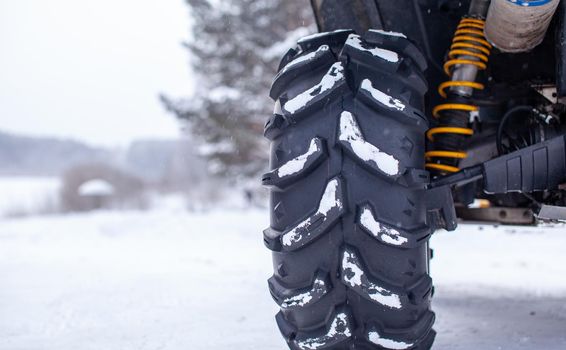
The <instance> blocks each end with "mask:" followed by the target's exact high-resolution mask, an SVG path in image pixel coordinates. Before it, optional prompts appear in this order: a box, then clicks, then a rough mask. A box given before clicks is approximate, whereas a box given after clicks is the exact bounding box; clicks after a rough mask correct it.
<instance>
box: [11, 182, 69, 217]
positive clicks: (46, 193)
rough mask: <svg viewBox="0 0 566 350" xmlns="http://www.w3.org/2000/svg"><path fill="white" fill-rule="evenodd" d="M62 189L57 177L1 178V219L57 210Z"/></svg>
mask: <svg viewBox="0 0 566 350" xmlns="http://www.w3.org/2000/svg"><path fill="white" fill-rule="evenodd" d="M60 188H61V182H60V181H59V179H57V178H55V177H0V217H2V216H12V215H27V214H37V213H38V212H43V211H45V210H46V209H49V208H46V207H53V208H56V207H57V206H58V202H59V190H60Z"/></svg>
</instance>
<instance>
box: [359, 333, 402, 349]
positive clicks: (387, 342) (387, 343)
mask: <svg viewBox="0 0 566 350" xmlns="http://www.w3.org/2000/svg"><path fill="white" fill-rule="evenodd" d="M368 338H369V341H371V342H372V343H374V344H376V345H379V346H381V347H384V348H386V349H391V350H406V349H409V348H410V347H412V346H413V344H412V343H405V342H402V341H395V340H393V339H387V338H382V337H381V336H380V335H379V333H377V332H369V333H368Z"/></svg>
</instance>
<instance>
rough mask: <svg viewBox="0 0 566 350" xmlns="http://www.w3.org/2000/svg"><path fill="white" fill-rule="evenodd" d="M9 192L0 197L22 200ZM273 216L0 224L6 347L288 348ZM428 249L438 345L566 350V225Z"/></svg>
mask: <svg viewBox="0 0 566 350" xmlns="http://www.w3.org/2000/svg"><path fill="white" fill-rule="evenodd" d="M48 182H49V181H48ZM0 184H2V183H1V182H0ZM47 187H49V186H47ZM21 189H22V191H23V192H22V196H23V194H25V193H27V191H29V189H27V188H25V187H24V186H22V187H21ZM4 190H5V191H6V192H1V193H0V194H3V195H0V199H4V198H5V197H6V195H7V194H8V192H10V193H14V191H15V189H14V188H8V187H7V186H4V188H3V189H2V191H4ZM267 215H268V214H267V212H265V211H260V210H251V209H246V210H235V209H233V210H216V211H213V212H208V213H188V212H182V211H178V210H176V211H173V212H170V211H147V212H143V211H139V212H133V211H132V212H94V213H89V214H81V215H67V216H42V217H26V218H18V219H9V220H8V219H3V220H1V221H0V281H1V285H2V288H0V310H1V312H0V349H6V350H16V349H42V350H76V349H81V350H83V349H84V350H94V349H104V350H122V349H138V350H145V349H162V350H177V349H195V350H201V349H207V350H226V349H246V350H248V349H249V350H281V349H284V348H285V347H286V345H285V342H284V340H283V339H282V337H281V335H280V334H279V331H278V329H277V325H276V323H275V320H274V317H273V316H274V315H275V314H276V313H277V311H278V308H277V305H276V303H275V302H273V300H272V299H271V297H270V295H269V291H268V288H267V283H266V280H267V279H268V278H269V277H270V276H271V274H272V260H271V254H270V252H269V251H268V250H267V249H266V248H265V247H264V245H263V242H262V237H261V231H262V229H264V228H265V227H267V225H268V221H269V220H268V216H267ZM431 246H432V248H434V259H433V260H432V261H431V273H432V277H433V280H434V283H435V285H436V294H435V297H434V299H433V300H434V301H433V308H434V309H435V311H436V312H437V316H438V320H439V322H438V324H437V326H436V327H435V329H436V330H437V331H438V333H439V334H438V336H437V344H439V345H438V346H437V347H438V348H441V349H451V348H453V346H454V344H455V343H457V344H458V349H459V350H476V349H498V348H502V349H511V350H526V349H545V350H561V349H564V344H565V342H564V341H565V338H564V332H563V330H564V315H566V306H565V305H566V304H565V303H564V300H566V278H564V276H566V256H565V253H564V252H565V250H566V226H564V225H554V226H551V227H517V226H497V227H495V226H493V225H477V224H473V225H472V224H467V225H460V227H459V228H458V230H457V231H455V232H445V231H439V232H437V233H435V234H434V235H433V237H432V239H431ZM360 281H361V279H360ZM473 300H475V301H474V302H472V301H473ZM494 306H496V308H495V312H493V313H488V312H487V311H485V310H486V309H490V308H493V307H494ZM518 306H521V307H518ZM478 309H482V310H483V311H482V312H479V313H478ZM535 310H536V315H535V316H531V315H529V311H535ZM561 331H562V333H560V332H561ZM478 344H480V345H479V346H478Z"/></svg>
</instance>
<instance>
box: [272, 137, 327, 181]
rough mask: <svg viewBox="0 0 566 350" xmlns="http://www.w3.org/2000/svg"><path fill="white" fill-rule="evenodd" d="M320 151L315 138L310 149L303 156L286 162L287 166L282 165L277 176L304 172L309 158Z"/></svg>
mask: <svg viewBox="0 0 566 350" xmlns="http://www.w3.org/2000/svg"><path fill="white" fill-rule="evenodd" d="M318 151H319V148H318V146H317V144H316V139H315V138H313V139H312V140H311V142H310V145H309V149H308V150H307V151H306V152H305V153H303V154H301V155H300V156H298V157H296V158H293V159H291V160H290V161H288V162H286V163H285V164H283V165H281V167H279V169H278V170H277V176H279V177H284V176H289V175H293V174H296V173H298V172H299V171H301V170H303V168H304V167H305V164H306V162H307V160H308V158H309V157H310V156H311V155H313V154H314V153H315V152H318Z"/></svg>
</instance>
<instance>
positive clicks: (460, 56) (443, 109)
mask: <svg viewBox="0 0 566 350" xmlns="http://www.w3.org/2000/svg"><path fill="white" fill-rule="evenodd" d="M484 26H485V21H484V20H483V19H479V18H468V17H464V18H462V20H461V21H460V23H459V24H458V27H457V28H456V32H455V33H454V39H453V40H452V45H451V46H450V51H449V52H448V59H447V60H446V62H445V63H444V67H443V68H444V72H445V73H446V74H447V75H448V76H449V77H450V80H449V81H446V82H444V83H442V84H440V85H439V86H438V93H439V95H440V96H441V97H442V98H444V99H445V100H446V102H445V103H442V104H439V105H438V106H436V107H435V108H434V109H433V111H432V115H433V117H434V118H436V119H437V120H438V126H436V127H433V128H431V129H429V130H428V132H427V138H428V139H429V141H431V144H433V145H434V149H433V150H429V151H428V152H426V153H425V158H426V160H427V163H426V164H425V166H426V168H427V169H430V170H434V171H435V172H436V173H438V174H439V175H445V174H447V173H454V172H457V171H458V170H460V169H459V168H458V163H459V162H460V160H461V159H464V158H466V157H467V153H466V152H465V148H466V141H467V139H468V138H469V137H470V136H471V135H473V133H474V131H473V129H472V128H470V127H469V121H470V113H471V112H477V111H478V107H477V106H476V105H474V104H473V103H472V101H471V95H472V92H473V90H483V89H484V85H483V84H481V83H478V82H476V81H475V78H476V75H477V72H478V71H480V70H485V69H486V68H487V63H488V61H489V54H490V51H491V48H492V46H491V44H490V43H489V42H488V41H487V40H486V39H485V36H484V34H483V28H484Z"/></svg>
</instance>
